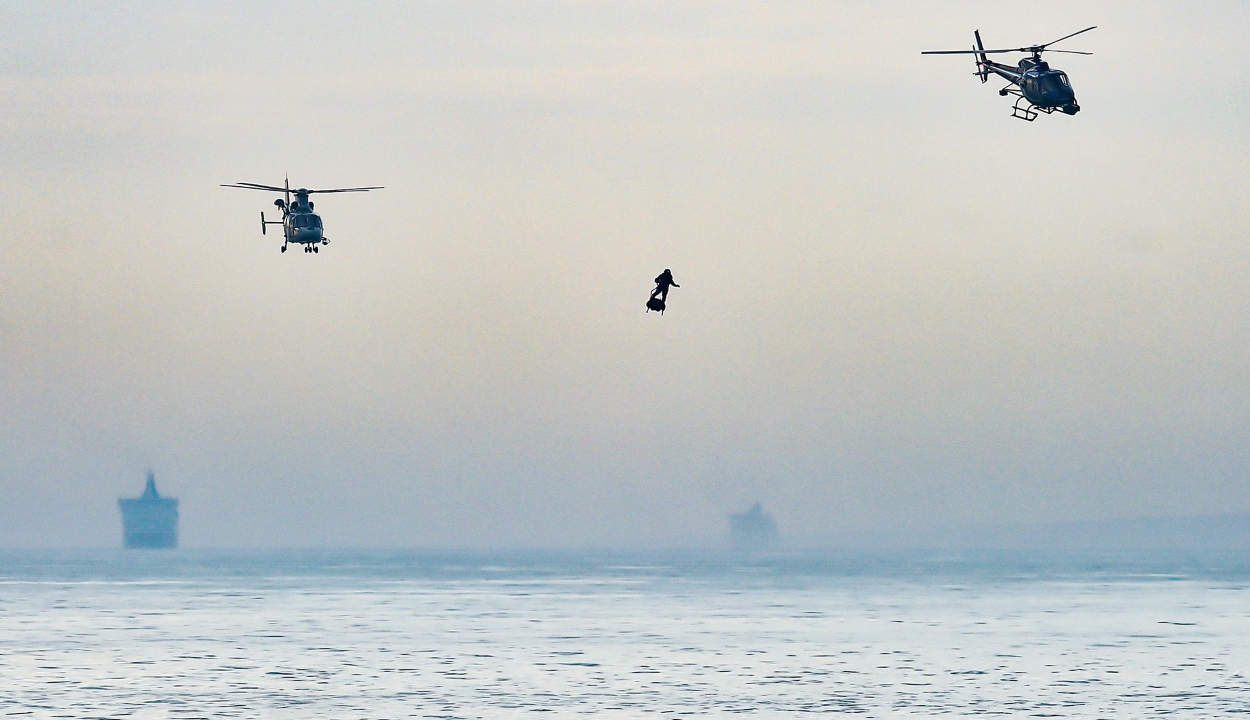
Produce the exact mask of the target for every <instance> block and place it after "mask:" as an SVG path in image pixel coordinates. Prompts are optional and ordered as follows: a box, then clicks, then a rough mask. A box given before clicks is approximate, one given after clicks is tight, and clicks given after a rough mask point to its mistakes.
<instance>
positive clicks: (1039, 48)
mask: <svg viewBox="0 0 1250 720" xmlns="http://www.w3.org/2000/svg"><path fill="white" fill-rule="evenodd" d="M1016 52H1024V53H1027V52H1058V53H1071V54H1073V55H1093V54H1094V53H1092V52H1084V51H1081V50H1047V49H1046V47H1045V46H1044V45H1038V46H1037V47H1026V48H1011V49H1009V50H925V51H923V52H921V53H920V54H921V55H980V54H982V53H984V54H986V55H1001V54H1002V53H1016Z"/></svg>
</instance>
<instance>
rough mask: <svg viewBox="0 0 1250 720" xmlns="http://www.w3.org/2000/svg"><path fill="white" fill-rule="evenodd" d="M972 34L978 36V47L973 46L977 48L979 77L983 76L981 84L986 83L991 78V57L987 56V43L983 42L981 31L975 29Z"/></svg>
mask: <svg viewBox="0 0 1250 720" xmlns="http://www.w3.org/2000/svg"><path fill="white" fill-rule="evenodd" d="M972 36H973V37H974V38H976V41H977V44H976V47H974V48H972V49H973V50H976V52H977V55H976V62H977V77H979V78H981V84H982V85H984V84H985V83H986V82H988V81H989V79H990V70H989V62H990V59H989V58H987V57H986V56H985V45H982V44H981V31H980V30H973V31H972Z"/></svg>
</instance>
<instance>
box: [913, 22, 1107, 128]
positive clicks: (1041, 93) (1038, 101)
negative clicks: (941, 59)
mask: <svg viewBox="0 0 1250 720" xmlns="http://www.w3.org/2000/svg"><path fill="white" fill-rule="evenodd" d="M1096 27H1098V26H1097V25H1094V26H1092V27H1087V28H1085V29H1084V30H1079V31H1077V32H1074V33H1072V34H1071V35H1064V36H1063V37H1061V38H1059V40H1051V41H1050V42H1048V43H1046V44H1044V45H1030V46H1029V47H1021V48H1008V49H1005V50H986V49H985V46H984V45H982V44H981V31H980V30H974V31H973V33H972V35H973V37H975V38H976V42H977V44H976V45H974V46H973V47H972V49H971V50H928V51H925V52H922V53H920V54H921V55H966V54H972V55H976V56H977V58H976V61H977V71H976V75H977V77H979V78H981V82H982V83H984V82H986V81H987V80H989V77H990V73H994V74H995V75H998V76H999V77H1001V78H1003V79H1005V80H1006V81H1007V82H1008V83H1009V84H1008V85H1007V87H1005V88H1003V89H1002V90H999V91H998V94H999V95H1003V96H1007V95H1015V96H1016V102H1015V105H1013V106H1012V108H1011V116H1012V117H1015V118H1020V119H1021V120H1028V121H1029V122H1032V121H1034V120H1036V119H1037V115H1038V113H1046V114H1047V115H1049V114H1051V113H1053V112H1054V111H1056V110H1058V111H1059V112H1061V113H1063V114H1065V115H1075V114H1077V113H1078V112H1080V111H1081V106H1080V105H1077V104H1076V93H1074V92H1073V91H1072V84H1071V83H1069V82H1068V76H1067V74H1066V73H1064V72H1063V71H1062V70H1055V69H1053V68H1051V67H1050V65H1048V64H1047V63H1046V61H1045V60H1043V59H1042V53H1044V52H1060V53H1069V54H1072V55H1093V53H1088V52H1081V51H1079V50H1048V48H1049V47H1050V46H1051V45H1054V44H1055V43H1057V42H1060V41H1062V40H1067V39H1068V38H1070V37H1075V36H1077V35H1080V34H1081V33H1084V32H1089V31H1090V30H1093V29H1094V28H1096ZM1011 52H1026V53H1029V54H1030V55H1031V57H1026V58H1023V59H1021V60H1020V62H1019V63H1018V64H1017V65H1015V66H1012V65H1003V64H1002V63H996V62H993V61H991V60H990V59H989V58H987V57H986V55H992V54H997V53H1011Z"/></svg>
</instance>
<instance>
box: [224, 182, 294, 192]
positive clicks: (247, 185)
mask: <svg viewBox="0 0 1250 720" xmlns="http://www.w3.org/2000/svg"><path fill="white" fill-rule="evenodd" d="M222 187H232V188H241V189H243V190H266V191H269V192H286V188H280V187H274V186H272V185H258V184H256V183H234V184H231V185H222Z"/></svg>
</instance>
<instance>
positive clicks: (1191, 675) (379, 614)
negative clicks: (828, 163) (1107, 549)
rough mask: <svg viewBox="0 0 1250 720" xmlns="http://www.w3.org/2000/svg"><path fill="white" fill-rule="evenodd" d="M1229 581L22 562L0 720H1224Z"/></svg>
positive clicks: (1086, 560)
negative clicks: (1170, 719) (976, 718)
mask: <svg viewBox="0 0 1250 720" xmlns="http://www.w3.org/2000/svg"><path fill="white" fill-rule="evenodd" d="M1248 674H1250V563H1248V562H1247V560H1246V559H1238V558H1231V557H1227V556H1225V557H1220V556H1208V557H1165V558H1159V557H1136V558H1133V557H1109V558H1096V557H1080V556H1066V557H1051V558H1044V557H1034V558H1027V557H1021V556H945V557H940V556H917V555H907V556H904V555H896V556H888V555H875V556H869V555H861V556H846V555H842V556H837V555H828V556H812V555H790V556H778V557H773V558H757V559H754V560H742V559H737V560H735V559H733V558H730V557H726V556H715V555H670V556H663V555H548V556H541V555H534V554H529V555H523V554H517V555H471V554H387V553H334V554H331V553H321V554H318V553H269V554H261V553H251V554H247V553H197V552H182V551H180V552H175V553H162V552H157V553H7V554H0V715H5V714H7V715H13V716H28V717H31V716H33V717H121V716H130V717H139V718H149V717H150V718H162V717H205V716H212V717H264V718H311V717H342V718H400V717H438V718H475V717H517V716H520V715H527V714H530V713H543V714H544V716H545V717H584V716H590V715H594V716H599V717H621V718H624V717H639V716H643V715H657V716H673V717H677V716H727V715H730V714H740V713H745V714H750V715H754V716H756V717H794V716H796V715H798V714H800V713H827V714H833V713H856V714H860V715H862V716H864V717H908V716H914V717H928V716H932V715H936V714H961V715H967V714H986V715H995V714H997V715H1003V714H1009V715H1018V716H1033V717H1047V716H1051V717H1117V718H1131V717H1157V716H1163V715H1177V716H1180V717H1187V718H1191V717H1212V716H1221V715H1227V714H1241V713H1247V712H1250V678H1248Z"/></svg>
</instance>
